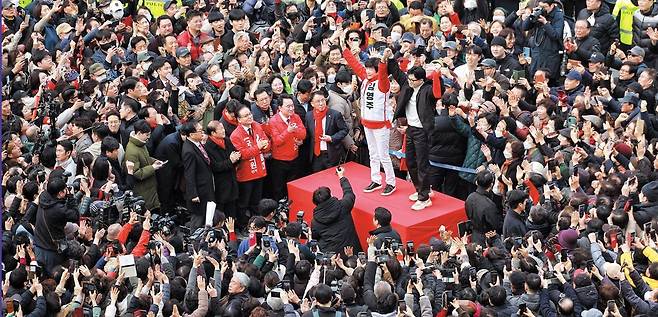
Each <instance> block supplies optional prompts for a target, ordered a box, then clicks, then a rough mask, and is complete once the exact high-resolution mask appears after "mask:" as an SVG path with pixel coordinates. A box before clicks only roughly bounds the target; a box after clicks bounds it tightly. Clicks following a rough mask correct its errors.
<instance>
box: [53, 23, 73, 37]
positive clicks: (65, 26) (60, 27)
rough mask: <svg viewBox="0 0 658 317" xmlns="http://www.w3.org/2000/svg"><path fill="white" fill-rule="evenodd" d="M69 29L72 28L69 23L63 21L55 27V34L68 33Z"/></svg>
mask: <svg viewBox="0 0 658 317" xmlns="http://www.w3.org/2000/svg"><path fill="white" fill-rule="evenodd" d="M71 30H73V28H72V27H71V25H70V24H68V23H66V22H64V23H62V24H60V25H58V26H57V28H56V29H55V32H57V35H60V34H66V33H69V32H71Z"/></svg>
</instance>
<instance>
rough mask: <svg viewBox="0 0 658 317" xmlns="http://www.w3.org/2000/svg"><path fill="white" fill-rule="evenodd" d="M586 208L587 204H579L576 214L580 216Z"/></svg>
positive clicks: (583, 214)
mask: <svg viewBox="0 0 658 317" xmlns="http://www.w3.org/2000/svg"><path fill="white" fill-rule="evenodd" d="M586 210H587V205H585V204H581V205H580V206H578V214H579V215H580V218H582V217H583V216H585V211H586Z"/></svg>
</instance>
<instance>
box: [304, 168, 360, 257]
mask: <svg viewBox="0 0 658 317" xmlns="http://www.w3.org/2000/svg"><path fill="white" fill-rule="evenodd" d="M340 186H341V188H342V189H343V198H342V199H341V200H338V198H336V197H331V198H329V199H328V200H326V201H324V202H322V203H320V204H319V205H317V206H316V207H315V209H313V222H312V225H311V228H313V239H315V240H318V245H319V246H320V250H322V252H325V253H326V252H335V253H341V252H343V248H344V247H347V246H353V247H354V252H355V253H357V252H361V250H362V249H361V244H360V243H359V236H357V234H356V229H355V228H354V220H352V208H354V201H355V199H356V196H355V195H354V192H353V191H352V186H351V185H350V181H348V180H347V178H345V177H343V178H341V179H340Z"/></svg>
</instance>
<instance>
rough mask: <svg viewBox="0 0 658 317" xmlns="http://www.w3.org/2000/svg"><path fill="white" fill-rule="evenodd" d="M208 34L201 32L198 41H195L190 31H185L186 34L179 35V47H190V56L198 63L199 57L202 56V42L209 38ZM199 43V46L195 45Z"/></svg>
mask: <svg viewBox="0 0 658 317" xmlns="http://www.w3.org/2000/svg"><path fill="white" fill-rule="evenodd" d="M207 37H208V34H206V33H204V32H199V36H197V40H196V41H195V40H193V36H192V34H190V31H187V30H185V32H183V33H181V34H179V35H178V38H177V40H178V46H179V47H187V46H188V45H189V46H190V56H192V60H193V61H196V60H197V58H199V55H201V42H202V40H203V39H205V38H207ZM194 43H198V44H196V45H195V44H194Z"/></svg>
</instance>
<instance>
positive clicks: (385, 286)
mask: <svg viewBox="0 0 658 317" xmlns="http://www.w3.org/2000/svg"><path fill="white" fill-rule="evenodd" d="M374 292H375V297H377V298H383V297H384V296H386V295H387V294H390V293H392V292H393V291H392V290H391V284H389V283H388V282H386V281H379V282H377V283H376V284H375V287H374Z"/></svg>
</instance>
